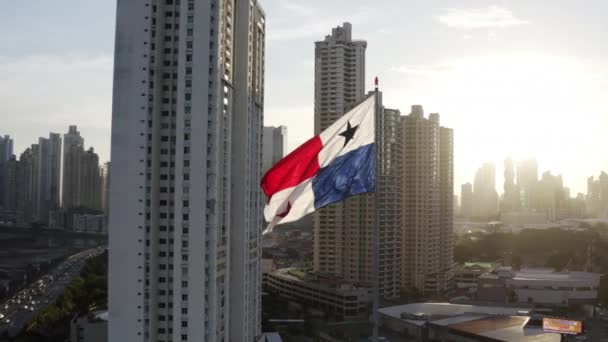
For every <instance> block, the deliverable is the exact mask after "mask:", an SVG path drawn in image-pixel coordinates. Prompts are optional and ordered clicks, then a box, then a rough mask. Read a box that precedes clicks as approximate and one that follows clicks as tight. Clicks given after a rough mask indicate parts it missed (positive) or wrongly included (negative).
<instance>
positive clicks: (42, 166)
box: [32, 138, 51, 223]
mask: <svg viewBox="0 0 608 342" xmlns="http://www.w3.org/2000/svg"><path fill="white" fill-rule="evenodd" d="M50 150H51V144H50V141H49V139H46V138H39V139H38V145H36V148H33V149H32V151H33V152H34V154H35V158H36V162H35V164H36V170H35V174H34V178H35V180H34V183H35V186H36V192H35V196H36V197H35V199H34V212H35V216H36V221H38V222H41V223H47V222H48V219H49V208H48V201H47V196H48V194H49V193H50V192H51V189H50V186H51V184H50V178H49V176H50V164H49V158H50Z"/></svg>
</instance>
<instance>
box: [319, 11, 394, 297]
mask: <svg viewBox="0 0 608 342" xmlns="http://www.w3.org/2000/svg"><path fill="white" fill-rule="evenodd" d="M366 47H367V42H365V41H361V40H353V39H352V26H351V24H350V23H344V24H343V25H342V26H338V27H335V28H333V29H332V33H331V35H328V36H326V37H325V39H324V40H323V41H318V42H316V43H315V134H319V133H320V132H321V131H323V130H325V129H326V128H327V127H329V126H330V125H331V124H332V123H333V122H335V121H336V120H337V119H338V118H340V117H341V116H342V115H343V114H344V113H346V112H347V111H348V110H349V109H350V108H352V107H353V106H354V105H355V104H356V103H358V102H359V101H361V100H363V98H364V96H365V50H366ZM369 96H372V94H370V95H369ZM379 102H380V103H379V108H381V113H380V114H381V125H382V136H383V138H381V139H384V140H382V142H381V143H380V147H379V148H380V151H381V159H382V160H381V165H383V166H386V167H385V168H382V171H381V174H380V175H379V177H378V185H379V188H380V192H381V193H382V194H381V196H382V198H380V201H381V203H384V204H386V205H384V206H383V207H382V211H383V215H382V216H381V217H382V218H381V222H380V227H379V228H378V229H379V230H380V263H381V265H382V266H381V268H380V270H379V290H380V295H381V296H382V297H386V298H393V297H396V296H398V294H399V288H400V279H399V264H400V253H399V249H398V246H397V245H396V241H397V240H398V239H399V226H400V217H399V214H398V203H399V201H400V193H399V191H398V188H399V172H398V169H397V168H396V165H397V164H398V163H399V162H398V161H399V160H400V141H399V139H398V137H399V129H398V125H399V123H398V117H399V111H397V110H392V109H388V108H383V106H382V100H381V95H380V99H379ZM391 158H392V159H391ZM373 196H374V195H373V194H364V195H359V196H355V197H351V198H349V199H347V200H346V201H344V202H341V203H336V204H332V205H330V206H328V207H325V208H323V209H321V210H319V211H317V212H315V214H314V218H313V225H314V269H315V271H317V272H320V273H328V274H332V275H334V276H337V277H340V278H342V279H344V280H346V281H351V282H357V283H367V284H371V283H372V281H373V279H372V276H373V269H372V267H373V254H372V251H373V245H372V231H373V229H375V228H374V226H373V224H374V210H375V206H374V205H375V204H374V203H375V202H374V197H373Z"/></svg>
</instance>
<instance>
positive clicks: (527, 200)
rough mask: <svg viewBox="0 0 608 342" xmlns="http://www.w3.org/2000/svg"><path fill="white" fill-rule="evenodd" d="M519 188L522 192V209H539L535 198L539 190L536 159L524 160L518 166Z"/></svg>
mask: <svg viewBox="0 0 608 342" xmlns="http://www.w3.org/2000/svg"><path fill="white" fill-rule="evenodd" d="M517 188H518V190H519V191H520V201H521V206H522V209H524V210H526V211H531V210H533V209H536V208H537V207H538V205H537V203H536V202H537V199H536V198H535V195H536V192H537V190H538V163H537V162H536V160H535V159H526V160H522V161H520V162H519V163H518V164H517Z"/></svg>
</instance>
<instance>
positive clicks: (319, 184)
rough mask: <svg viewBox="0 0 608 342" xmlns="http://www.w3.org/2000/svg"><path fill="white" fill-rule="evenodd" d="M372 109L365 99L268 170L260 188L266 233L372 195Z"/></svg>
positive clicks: (371, 100)
mask: <svg viewBox="0 0 608 342" xmlns="http://www.w3.org/2000/svg"><path fill="white" fill-rule="evenodd" d="M374 109H375V96H370V97H369V98H367V99H366V100H364V101H363V102H362V103H360V104H359V105H358V106H356V107H355V108H353V109H352V110H351V111H349V112H348V113H346V114H344V115H343V116H342V117H341V118H340V119H338V120H337V121H336V122H335V123H334V124H333V125H331V126H329V128H327V129H326V130H325V131H323V132H321V134H319V135H318V136H315V137H313V138H312V139H310V140H308V141H307V142H305V143H304V144H303V145H302V146H300V147H298V148H297V149H296V150H294V151H293V152H291V153H290V154H289V155H287V156H286V157H285V158H283V159H281V160H280V161H279V162H278V163H277V164H276V165H275V166H273V167H272V168H271V169H270V170H268V172H267V173H266V174H265V175H264V177H263V178H262V184H261V185H262V189H263V190H264V193H265V194H266V196H267V197H268V203H267V204H266V207H265V208H264V217H265V218H266V221H268V222H270V224H269V225H268V227H267V229H266V231H265V233H267V232H270V231H271V230H272V227H274V226H275V225H277V224H281V223H287V222H293V221H296V220H298V219H300V218H302V217H303V216H305V215H306V214H309V213H311V212H313V211H315V210H316V209H319V208H321V207H324V206H326V205H328V204H331V203H335V202H338V201H341V200H344V199H345V198H347V197H349V196H353V195H357V194H362V193H365V192H373V191H375V187H376V144H375V141H374V112H375V110H374Z"/></svg>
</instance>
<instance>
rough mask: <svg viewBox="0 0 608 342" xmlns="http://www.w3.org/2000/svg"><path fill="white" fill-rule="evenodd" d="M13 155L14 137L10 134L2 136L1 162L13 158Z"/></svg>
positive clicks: (0, 137)
mask: <svg viewBox="0 0 608 342" xmlns="http://www.w3.org/2000/svg"><path fill="white" fill-rule="evenodd" d="M12 155H13V139H11V137H10V135H5V136H4V137H2V136H0V164H2V163H3V162H5V161H7V160H9V159H11V156H12Z"/></svg>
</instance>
